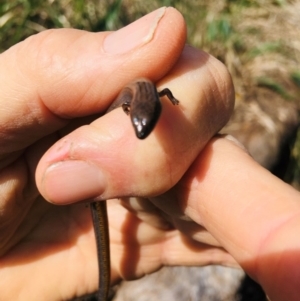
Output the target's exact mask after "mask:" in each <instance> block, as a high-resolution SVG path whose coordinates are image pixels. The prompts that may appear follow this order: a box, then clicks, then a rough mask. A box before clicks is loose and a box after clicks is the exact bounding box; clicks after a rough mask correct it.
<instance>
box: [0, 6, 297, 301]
mask: <svg viewBox="0 0 300 301" xmlns="http://www.w3.org/2000/svg"><path fill="white" fill-rule="evenodd" d="M158 20H159V22H158ZM139 22H140V23H136V24H135V25H131V27H127V28H126V29H124V30H125V31H124V30H123V31H119V32H117V33H97V34H91V33H87V32H82V31H76V30H71V29H68V30H57V31H48V32H44V33H41V34H39V35H37V36H35V37H32V38H30V39H28V40H26V41H24V42H22V43H20V44H19V45H16V46H15V47H13V48H11V49H9V50H8V51H6V52H5V53H3V54H1V55H0V86H1V87H0V101H1V102H2V103H1V111H0V133H1V145H2V147H1V149H0V156H1V157H0V158H1V161H0V162H1V165H0V166H1V173H0V179H1V182H0V191H1V199H0V255H1V257H0V291H1V298H2V299H3V300H20V301H21V300H32V301H35V300H37V301H38V300H51V301H52V300H67V299H70V298H72V297H74V296H80V295H83V294H87V293H90V292H93V291H95V290H96V289H97V282H98V270H97V257H96V250H95V248H96V246H95V238H94V231H93V226H92V222H91V216H90V211H89V209H88V208H87V206H86V205H85V202H84V201H86V200H87V199H90V200H93V199H95V198H97V199H98V200H105V199H112V200H109V201H108V207H109V208H108V209H109V218H110V225H109V226H110V235H111V252H112V282H113V283H116V282H118V281H120V280H121V279H136V278H139V277H142V276H143V275H144V274H146V273H147V274H148V273H151V272H154V271H156V270H158V269H159V268H160V267H162V266H164V265H199V266H201V265H207V264H211V263H214V264H223V265H231V266H241V267H242V268H243V269H244V270H245V271H246V272H247V273H249V275H250V276H251V277H253V278H254V279H255V280H256V281H258V282H259V283H260V284H261V285H262V286H263V288H264V289H265V290H266V292H267V294H268V295H269V297H270V299H271V300H274V301H282V300H289V301H293V300H297V298H298V284H299V283H300V269H299V267H298V266H299V260H300V240H299V233H300V196H299V193H298V192H297V191H296V190H294V189H293V188H291V187H290V186H288V185H286V184H284V183H283V182H282V181H280V180H279V179H277V178H276V177H274V176H272V175H271V174H270V173H269V172H268V171H266V170H264V169H263V168H262V167H260V166H259V165H258V164H256V163H255V162H254V161H253V159H252V158H251V157H250V156H249V155H248V154H247V152H245V151H244V150H243V149H242V148H241V147H240V146H239V145H238V144H236V143H235V142H233V141H231V140H230V139H227V138H224V137H215V138H213V136H214V135H215V134H216V132H217V131H218V130H219V129H220V128H221V127H222V126H223V125H224V124H225V123H226V121H227V120H228V118H229V116H230V113H231V111H232V109H233V99H234V91H233V87H232V83H231V79H230V76H229V74H228V72H227V71H226V69H225V67H224V66H223V65H222V64H221V63H220V62H219V61H218V60H216V59H215V58H213V57H212V56H209V55H208V54H206V53H204V52H201V51H200V50H196V49H194V48H192V47H188V46H184V43H185V34H186V33H185V24H184V20H183V18H182V16H181V15H180V14H179V13H178V12H177V11H176V10H174V9H172V8H168V9H161V10H159V11H155V12H153V13H152V14H150V15H148V16H147V17H146V18H144V19H141V20H140V21H139ZM134 26H136V27H134ZM145 36H146V38H145ZM170 37H172V38H170ZM122 38H123V39H124V41H122V40H121V39H122ZM130 38H131V39H132V41H131V42H129V39H130ZM166 41H168V43H166ZM118 43H121V44H122V43H123V44H122V45H126V46H123V47H120V45H118ZM130 47H131V48H130ZM138 77H147V78H149V79H150V80H152V81H154V82H156V83H157V87H158V90H161V89H162V88H164V87H168V88H169V89H170V90H171V91H172V92H173V94H174V96H175V97H176V98H178V99H179V100H180V105H179V106H178V107H173V106H172V104H170V103H169V102H168V101H164V100H163V105H164V108H163V114H162V116H161V119H160V120H159V123H158V124H157V127H156V128H155V129H154V131H153V133H151V135H150V136H149V137H148V138H147V139H146V140H144V141H139V140H138V139H137V138H136V137H135V135H134V131H133V129H132V127H131V124H130V121H129V118H128V116H126V115H125V114H124V113H123V112H122V110H121V109H117V110H114V111H112V112H111V113H109V114H108V115H105V116H101V115H102V114H103V113H104V112H105V110H106V108H107V107H108V106H109V104H110V103H111V102H112V101H113V100H114V98H115V96H116V95H117V93H118V92H119V91H120V90H121V89H122V87H123V86H125V85H126V84H128V82H130V81H131V80H134V79H136V78H138ZM92 114H97V116H95V115H94V116H93V117H91V115H92ZM83 124H84V125H83ZM82 125H83V126H82ZM61 137H62V138H61ZM136 195H138V196H140V199H138V200H136V199H127V197H130V196H136ZM115 197H117V199H113V198H115ZM122 197H123V198H122ZM47 201H48V202H47ZM59 205H66V206H59ZM129 263H130V264H129ZM2 299H1V300H2Z"/></svg>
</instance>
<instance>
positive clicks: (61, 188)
mask: <svg viewBox="0 0 300 301" xmlns="http://www.w3.org/2000/svg"><path fill="white" fill-rule="evenodd" d="M165 87H168V88H169V89H171V91H172V92H173V94H174V96H175V97H176V98H177V99H179V100H180V104H179V106H176V107H175V106H173V105H172V104H171V103H170V102H169V101H168V100H167V99H163V100H162V102H163V107H164V108H163V112H162V116H161V118H160V120H159V122H158V124H157V126H156V128H155V129H154V131H153V132H152V134H151V135H150V136H149V137H148V138H147V139H145V140H142V141H141V140H138V139H137V138H136V137H135V135H134V133H133V129H132V127H131V125H130V122H129V120H128V117H127V116H126V115H125V114H124V112H122V110H121V109H119V110H114V111H112V112H110V113H109V114H107V115H105V116H103V117H102V118H99V119H98V120H96V121H95V122H93V123H92V124H91V125H90V126H85V127H82V128H80V129H78V130H76V131H74V132H72V133H71V134H70V135H68V136H66V137H65V138H63V139H62V140H60V141H59V142H58V143H57V144H56V145H54V146H53V147H52V148H51V149H50V150H49V152H48V153H47V154H45V156H44V157H43V158H42V160H41V161H40V164H39V166H38V169H37V175H36V179H37V183H38V187H39V189H40V191H41V193H42V194H43V195H44V196H45V197H46V198H47V199H48V200H50V201H51V202H54V203H57V204H66V203H71V202H75V201H79V200H84V199H89V198H97V199H107V198H113V197H116V196H146V197H149V196H153V195H158V194H161V193H162V192H164V191H166V190H167V189H169V188H170V187H172V186H173V185H174V184H175V183H176V182H177V181H178V180H179V179H180V178H181V177H182V175H183V173H184V172H185V171H186V169H187V168H188V166H189V165H190V164H191V163H192V161H193V160H194V158H195V157H196V156H197V154H198V153H199V151H200V149H201V148H202V147H203V146H204V145H205V143H206V142H207V141H208V140H209V139H210V138H211V137H212V136H213V135H214V134H215V133H216V132H217V131H218V130H219V129H220V128H221V127H222V126H223V125H224V124H225V123H226V122H227V120H228V118H229V115H230V113H231V111H232V108H233V98H234V93H233V88H232V82H231V78H230V76H229V74H228V72H227V70H226V69H225V67H224V66H223V65H222V64H221V63H220V62H219V61H218V60H216V59H215V58H213V57H211V56H209V55H208V54H206V53H204V52H202V51H199V50H196V49H193V48H192V47H186V48H185V49H184V51H183V53H182V56H181V58H180V59H179V61H178V63H177V64H176V66H175V67H174V68H173V69H172V71H171V72H170V73H169V74H168V77H166V78H165V79H164V81H163V82H160V83H159V84H158V89H159V90H161V89H163V88H165Z"/></svg>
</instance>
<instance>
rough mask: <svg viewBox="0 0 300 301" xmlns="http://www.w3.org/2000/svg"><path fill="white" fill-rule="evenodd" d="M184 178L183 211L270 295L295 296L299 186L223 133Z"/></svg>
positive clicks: (298, 277) (299, 244) (180, 192)
mask: <svg viewBox="0 0 300 301" xmlns="http://www.w3.org/2000/svg"><path fill="white" fill-rule="evenodd" d="M180 184H182V186H181V187H180ZM180 184H179V185H178V189H177V190H176V191H177V192H178V194H177V198H178V202H180V201H179V200H181V201H182V203H181V205H182V206H183V207H184V208H185V213H186V214H187V215H188V216H190V217H191V218H192V219H193V220H194V221H196V222H197V223H199V224H201V225H203V226H204V227H205V228H207V229H208V231H209V232H210V233H211V234H212V235H213V236H214V237H215V238H216V239H217V240H218V241H219V242H220V243H221V244H222V245H223V246H224V247H225V249H226V250H227V251H228V252H229V253H230V254H231V255H232V256H233V257H234V258H235V259H236V260H237V262H238V263H239V264H240V265H241V266H242V267H243V268H244V269H245V270H246V272H247V273H249V274H250V276H251V277H253V278H254V279H256V280H257V281H258V282H259V283H260V284H262V285H263V287H264V289H265V290H266V292H267V294H268V296H269V297H270V299H271V300H297V298H298V292H296V291H295V290H298V284H299V280H300V273H299V269H298V264H297V263H298V262H299V260H300V255H299V254H300V252H299V250H300V242H299V239H298V237H299V229H300V195H299V192H297V191H296V190H294V189H293V188H292V187H290V186H289V185H287V184H285V183H284V182H282V181H280V180H279V179H278V178H276V177H275V176H273V175H272V174H271V173H270V172H268V171H267V170H265V169H263V168H262V167H261V166H259V165H258V164H257V163H256V162H254V160H253V159H252V158H251V157H250V156H249V155H248V154H247V153H246V152H245V151H244V150H243V149H241V148H239V147H237V146H236V144H234V143H232V142H231V141H228V140H227V139H224V138H219V139H215V140H213V141H212V142H211V143H210V144H209V145H208V146H207V147H206V148H205V150H204V151H203V152H202V153H201V154H200V156H199V157H198V159H197V160H196V161H195V163H194V164H193V166H192V167H191V169H190V170H189V172H188V173H187V174H186V175H185V176H184V178H183V179H182V181H181V182H180Z"/></svg>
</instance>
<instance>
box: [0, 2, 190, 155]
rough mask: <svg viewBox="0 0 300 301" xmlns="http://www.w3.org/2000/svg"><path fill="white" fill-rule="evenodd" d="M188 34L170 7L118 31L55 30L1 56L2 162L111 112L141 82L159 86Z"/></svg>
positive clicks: (182, 22)
mask: <svg viewBox="0 0 300 301" xmlns="http://www.w3.org/2000/svg"><path fill="white" fill-rule="evenodd" d="M185 37H186V33H185V24H184V20H183V18H182V16H181V15H180V14H179V13H178V12H177V11H176V10H175V9H173V8H165V7H163V8H160V9H158V10H156V11H154V12H152V13H150V14H148V15H146V16H145V17H143V18H141V19H139V20H137V21H136V22H134V23H132V24H130V25H129V26H127V27H125V28H122V29H121V30H119V31H117V32H100V33H89V32H85V31H80V30H74V29H59V30H48V31H45V32H43V33H40V34H37V35H35V36H32V37H30V38H29V39H27V40H25V41H24V42H22V43H20V44H17V45H15V46H14V47H12V48H10V49H9V50H7V51H6V52H4V53H3V54H1V55H0V101H1V107H2V108H5V110H1V111H0V133H1V141H2V144H3V145H6V147H5V148H1V149H0V159H3V158H5V157H6V156H8V155H10V154H11V153H18V152H19V151H22V149H24V148H25V147H27V146H29V145H30V144H32V143H34V142H36V141H37V140H38V139H41V138H42V137H43V136H46V135H48V134H50V133H53V132H55V131H56V130H58V129H60V128H62V127H63V126H65V125H66V123H67V122H68V120H69V119H71V118H75V117H80V116H86V115H89V114H94V113H95V112H101V111H102V110H105V109H106V108H107V107H108V105H109V103H110V102H111V101H112V100H113V99H114V97H115V96H116V94H117V93H118V92H119V91H120V89H121V88H122V87H123V86H124V85H125V84H127V83H128V82H129V81H131V80H133V79H135V78H136V77H141V76H143V77H148V78H149V79H150V80H152V81H157V80H158V79H159V78H161V77H162V76H163V75H164V74H166V73H167V72H168V71H169V70H170V68H171V67H172V66H173V64H174V63H175V62H176V60H177V59H178V57H179V55H180V53H181V50H182V48H183V46H184V43H185ZM166 41H167V42H166Z"/></svg>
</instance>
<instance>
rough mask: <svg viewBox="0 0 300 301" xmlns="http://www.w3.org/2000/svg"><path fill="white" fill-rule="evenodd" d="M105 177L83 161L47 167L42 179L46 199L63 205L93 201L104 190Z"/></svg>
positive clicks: (63, 162) (64, 162)
mask: <svg viewBox="0 0 300 301" xmlns="http://www.w3.org/2000/svg"><path fill="white" fill-rule="evenodd" d="M105 182H106V179H105V176H104V175H103V173H102V172H101V171H100V170H99V168H97V167H96V166H95V165H92V164H88V163H86V162H84V161H75V160H74V161H62V162H59V163H55V164H53V165H51V166H50V167H48V169H47V171H46V173H45V175H44V177H43V189H44V192H45V194H46V197H47V199H48V200H49V201H50V202H52V203H54V204H60V205H63V204H64V205H65V204H69V203H73V202H76V201H83V200H87V199H93V198H96V197H98V196H100V195H101V194H102V193H103V192H104V190H105V187H106V185H105Z"/></svg>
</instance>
